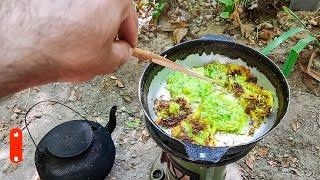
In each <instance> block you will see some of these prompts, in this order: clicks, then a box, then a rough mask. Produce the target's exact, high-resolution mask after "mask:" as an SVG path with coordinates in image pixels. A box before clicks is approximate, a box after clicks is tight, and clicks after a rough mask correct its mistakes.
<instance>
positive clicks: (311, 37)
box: [262, 7, 320, 77]
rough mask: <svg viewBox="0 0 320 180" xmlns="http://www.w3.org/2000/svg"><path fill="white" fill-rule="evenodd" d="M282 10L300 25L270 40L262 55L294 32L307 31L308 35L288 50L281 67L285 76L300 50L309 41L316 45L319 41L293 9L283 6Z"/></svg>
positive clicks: (287, 74)
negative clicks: (288, 52)
mask: <svg viewBox="0 0 320 180" xmlns="http://www.w3.org/2000/svg"><path fill="white" fill-rule="evenodd" d="M283 10H284V11H285V12H286V13H287V14H289V15H291V16H292V17H293V18H294V19H295V20H297V21H298V22H299V23H300V25H301V27H296V28H292V29H290V30H289V31H287V32H285V33H283V34H282V35H281V36H279V37H278V38H276V39H275V40H274V41H273V42H271V43H270V44H269V45H268V46H267V47H265V48H264V49H263V50H262V53H263V54H264V55H268V54H269V53H270V52H271V51H272V50H274V49H275V48H276V47H278V46H279V45H280V44H281V43H282V42H284V41H285V40H287V39H288V38H290V37H292V36H294V35H295V34H297V33H299V32H305V31H306V32H308V33H309V35H308V36H307V37H306V38H304V39H301V40H300V41H299V42H298V43H297V44H296V45H295V46H294V47H293V48H292V49H291V51H290V54H289V56H288V57H287V59H286V61H285V63H284V65H283V68H282V72H283V73H284V75H285V76H287V77H288V76H289V75H290V73H291V71H292V69H293V67H294V64H295V63H296V61H297V59H298V58H299V54H300V52H301V51H302V50H303V49H304V48H305V47H306V46H307V45H308V44H310V43H312V42H314V43H315V45H316V46H318V47H320V42H319V40H318V39H317V37H316V35H314V34H313V33H312V32H310V31H309V29H308V28H307V26H306V25H305V24H304V23H303V21H302V20H301V19H300V18H299V17H298V15H296V14H295V13H294V12H293V11H291V10H290V9H289V8H287V7H283Z"/></svg>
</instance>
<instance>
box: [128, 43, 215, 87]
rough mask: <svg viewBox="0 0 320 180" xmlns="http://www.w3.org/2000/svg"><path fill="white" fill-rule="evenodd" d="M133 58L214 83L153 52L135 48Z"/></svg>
mask: <svg viewBox="0 0 320 180" xmlns="http://www.w3.org/2000/svg"><path fill="white" fill-rule="evenodd" d="M133 56H134V57H136V58H139V59H141V60H146V61H149V62H152V63H155V64H158V65H160V66H164V67H167V68H170V69H172V70H174V71H179V72H182V73H184V74H187V75H189V76H192V77H196V78H199V79H202V80H205V81H208V82H210V83H214V80H213V79H210V78H208V77H206V76H204V75H201V74H199V73H197V72H195V71H192V70H190V69H188V68H185V67H183V66H181V65H179V64H177V63H175V62H174V61H171V60H169V59H167V58H165V57H162V56H160V55H158V54H155V53H153V52H150V51H146V50H143V49H140V48H135V49H134V50H133Z"/></svg>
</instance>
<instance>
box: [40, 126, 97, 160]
mask: <svg viewBox="0 0 320 180" xmlns="http://www.w3.org/2000/svg"><path fill="white" fill-rule="evenodd" d="M46 136H47V137H46V139H47V150H48V151H49V152H50V153H51V154H52V155H54V156H57V157H62V158H66V157H73V156H76V155H79V154H81V153H82V152H84V151H85V150H86V149H88V147H89V146H90V144H91V142H92V139H93V130H92V128H91V125H90V124H89V123H88V121H81V120H73V121H68V122H64V123H62V124H60V125H58V126H56V127H55V128H53V129H52V130H50V131H49V132H48V134H47V135H46Z"/></svg>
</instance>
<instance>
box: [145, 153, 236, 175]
mask: <svg viewBox="0 0 320 180" xmlns="http://www.w3.org/2000/svg"><path fill="white" fill-rule="evenodd" d="M227 166H228V167H227ZM229 166H233V165H232V164H231V165H226V166H219V167H207V166H205V165H204V166H202V165H199V164H193V163H191V162H186V161H183V160H181V159H179V158H177V157H173V156H171V155H169V154H167V153H165V152H162V153H160V154H159V156H158V157H157V159H156V160H155V162H154V164H153V166H152V169H151V173H150V180H225V179H228V178H226V174H227V171H228V174H230V172H229V171H235V169H236V168H229ZM231 174H233V175H232V176H233V178H232V179H234V178H235V179H241V174H240V173H238V172H235V173H233V172H231Z"/></svg>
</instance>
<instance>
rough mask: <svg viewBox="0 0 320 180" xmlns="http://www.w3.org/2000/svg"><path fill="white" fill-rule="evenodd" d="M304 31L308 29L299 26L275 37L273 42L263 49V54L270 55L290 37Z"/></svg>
mask: <svg viewBox="0 0 320 180" xmlns="http://www.w3.org/2000/svg"><path fill="white" fill-rule="evenodd" d="M302 31H306V30H305V29H304V28H301V27H297V28H292V29H290V30H289V31H287V32H285V33H283V34H281V36H279V37H277V38H276V39H274V40H273V42H271V43H270V44H269V45H268V46H267V47H265V48H264V49H263V50H262V54H264V55H268V54H269V53H270V52H271V51H272V50H274V49H275V48H276V47H278V46H279V45H280V44H281V43H282V42H283V41H285V40H287V39H288V38H289V37H291V36H293V35H295V34H297V33H299V32H302Z"/></svg>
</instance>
